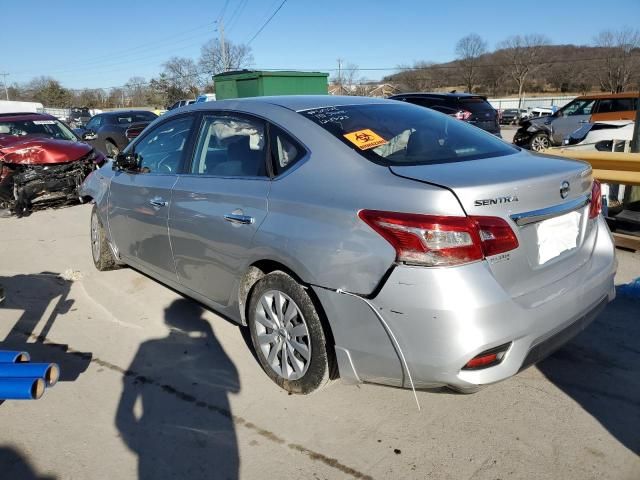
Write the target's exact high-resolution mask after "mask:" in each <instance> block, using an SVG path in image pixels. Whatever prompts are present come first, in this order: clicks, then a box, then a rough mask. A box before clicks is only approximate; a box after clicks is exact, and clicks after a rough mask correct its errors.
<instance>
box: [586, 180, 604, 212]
mask: <svg viewBox="0 0 640 480" xmlns="http://www.w3.org/2000/svg"><path fill="white" fill-rule="evenodd" d="M601 211H602V187H601V186H600V182H599V181H598V180H594V181H593V185H592V186H591V205H590V206H589V218H596V217H597V216H598V215H600V212H601Z"/></svg>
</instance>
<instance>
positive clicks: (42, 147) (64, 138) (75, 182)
mask: <svg viewBox="0 0 640 480" xmlns="http://www.w3.org/2000/svg"><path fill="white" fill-rule="evenodd" d="M104 161H105V158H104V156H103V155H102V154H101V153H99V152H97V151H96V150H94V149H93V148H92V147H91V146H89V145H87V144H86V143H83V142H81V141H80V139H79V138H78V136H77V135H76V134H75V133H73V132H72V131H71V129H69V127H67V126H66V125H65V124H64V123H62V122H60V121H59V120H58V119H57V118H55V117H53V116H51V115H44V114H41V113H3V114H0V209H3V210H4V211H5V212H6V211H10V212H12V213H14V214H15V215H16V216H18V217H21V216H24V215H27V214H28V213H29V212H31V210H33V209H35V208H40V207H44V206H50V205H61V204H68V203H73V202H77V201H78V199H79V197H78V188H79V187H80V185H81V184H82V182H83V181H84V179H85V177H86V176H87V175H88V174H89V173H91V172H92V171H93V170H95V169H96V168H97V167H98V166H100V165H102V164H103V163H104Z"/></svg>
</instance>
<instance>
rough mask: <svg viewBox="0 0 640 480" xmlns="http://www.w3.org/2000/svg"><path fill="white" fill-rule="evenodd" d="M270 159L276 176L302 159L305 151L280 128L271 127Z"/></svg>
mask: <svg viewBox="0 0 640 480" xmlns="http://www.w3.org/2000/svg"><path fill="white" fill-rule="evenodd" d="M269 131H270V133H271V158H272V159H273V169H274V173H275V174H276V175H280V174H281V173H283V172H285V171H287V170H288V169H289V168H291V167H292V166H293V165H294V164H295V163H296V162H297V161H298V160H300V159H301V158H302V157H304V155H305V153H306V151H305V150H304V148H303V147H302V145H300V144H299V143H298V142H297V141H295V140H294V139H293V138H291V136H290V135H288V134H287V133H285V132H284V131H283V130H282V129H281V128H279V127H276V126H274V125H271V126H270V127H269Z"/></svg>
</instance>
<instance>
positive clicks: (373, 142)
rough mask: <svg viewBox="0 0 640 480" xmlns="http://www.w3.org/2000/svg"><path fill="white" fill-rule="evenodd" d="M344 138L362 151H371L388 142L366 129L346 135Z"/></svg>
mask: <svg viewBox="0 0 640 480" xmlns="http://www.w3.org/2000/svg"><path fill="white" fill-rule="evenodd" d="M344 138H346V139H347V140H349V141H350V142H351V143H353V144H354V145H355V146H356V147H358V148H359V149H360V150H369V149H370V148H374V147H378V146H380V145H384V144H385V143H387V141H386V140H385V139H384V138H382V137H381V136H380V135H378V134H377V133H376V132H374V131H373V130H369V129H368V128H365V129H364V130H358V131H357V132H351V133H345V134H344Z"/></svg>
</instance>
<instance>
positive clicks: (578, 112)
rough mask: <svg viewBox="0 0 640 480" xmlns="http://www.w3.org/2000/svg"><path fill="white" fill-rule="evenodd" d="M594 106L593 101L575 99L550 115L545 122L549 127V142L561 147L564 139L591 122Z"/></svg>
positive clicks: (594, 102)
mask: <svg viewBox="0 0 640 480" xmlns="http://www.w3.org/2000/svg"><path fill="white" fill-rule="evenodd" d="M595 106H596V100H595V99H576V100H574V101H572V102H570V103H569V104H567V105H566V106H564V107H562V108H561V109H560V110H558V111H557V112H556V113H555V114H553V115H551V116H550V117H549V118H548V119H547V120H546V121H545V123H547V122H548V125H550V127H551V142H552V143H553V144H554V145H562V143H563V141H564V139H565V137H567V136H568V135H569V134H570V133H572V132H575V131H576V130H577V129H578V128H580V126H581V125H582V124H583V123H588V122H590V121H591V115H592V114H593V113H594V112H595Z"/></svg>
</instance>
